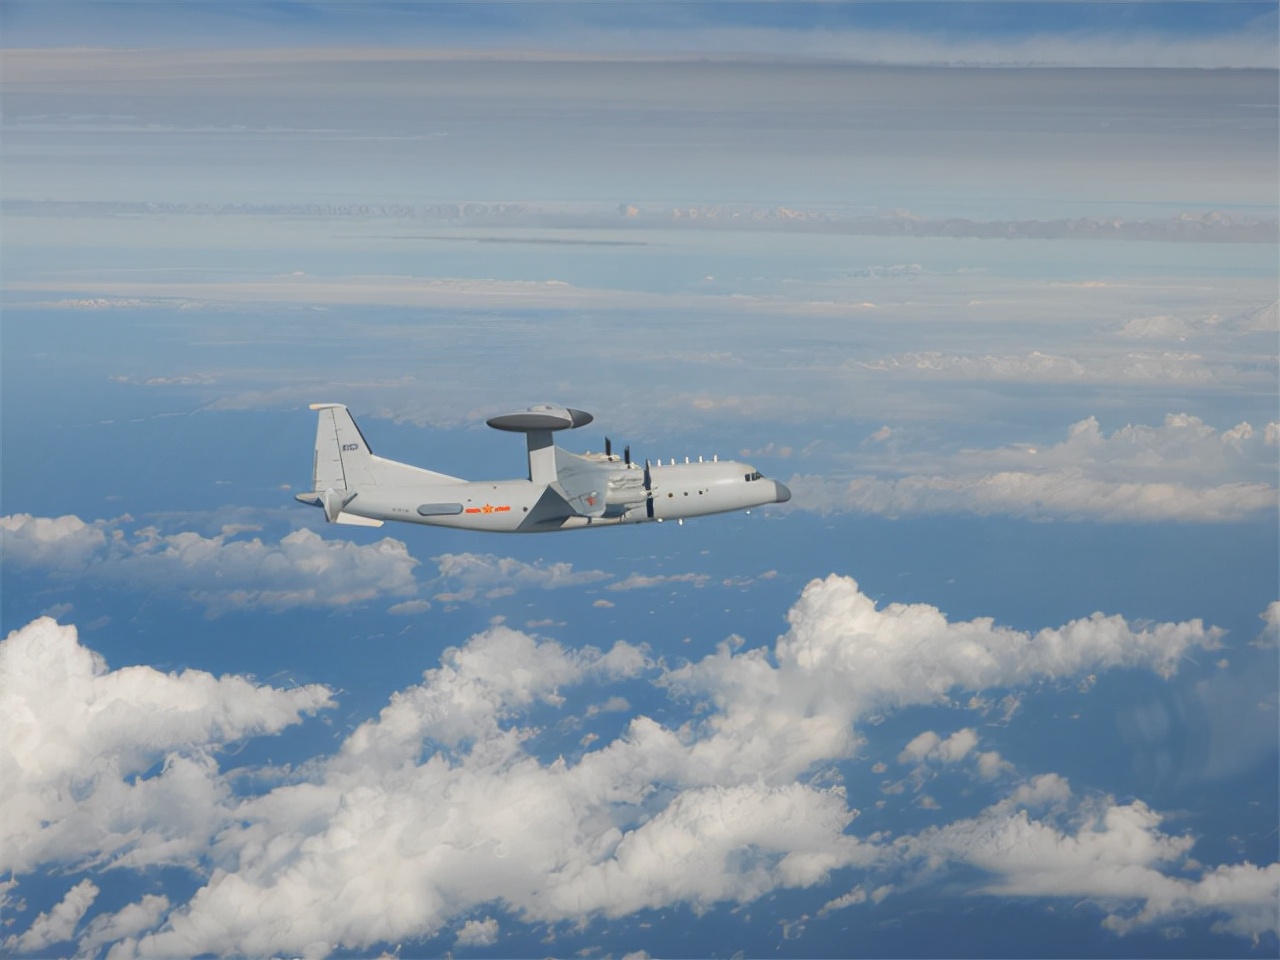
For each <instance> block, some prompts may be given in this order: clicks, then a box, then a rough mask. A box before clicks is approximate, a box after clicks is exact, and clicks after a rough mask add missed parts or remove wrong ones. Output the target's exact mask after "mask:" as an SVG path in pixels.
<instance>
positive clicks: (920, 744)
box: [898, 727, 978, 763]
mask: <svg viewBox="0 0 1280 960" xmlns="http://www.w3.org/2000/svg"><path fill="white" fill-rule="evenodd" d="M977 745H978V735H977V734H976V733H975V732H974V731H973V729H972V728H970V727H965V728H964V729H963V730H957V731H956V732H955V733H953V734H952V735H951V736H949V737H947V739H945V740H943V739H942V738H941V737H939V736H938V735H937V734H936V733H934V732H933V731H932V730H926V731H925V732H924V733H922V734H920V735H919V736H917V737H915V738H914V739H912V741H911V742H910V743H908V744H907V745H906V746H905V747H903V749H902V752H901V753H900V754H898V762H899V763H921V762H923V761H925V760H936V761H937V762H939V763H958V762H959V761H961V760H963V759H964V758H965V757H967V756H968V755H969V753H970V752H971V751H972V750H973V749H974V748H975V747H977Z"/></svg>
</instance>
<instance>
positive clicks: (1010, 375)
mask: <svg viewBox="0 0 1280 960" xmlns="http://www.w3.org/2000/svg"><path fill="white" fill-rule="evenodd" d="M846 366H847V367H848V368H849V369H856V370H869V371H874V372H879V373H896V374H905V375H910V376H915V377H928V378H937V379H947V380H999V381H1010V382H1026V383H1168V382H1177V383H1187V384H1206V383H1210V382H1213V381H1217V380H1220V379H1226V380H1230V381H1235V380H1237V379H1239V378H1240V377H1241V376H1242V375H1243V374H1242V372H1241V371H1239V370H1237V369H1236V368H1235V367H1234V366H1232V365H1230V364H1218V363H1211V362H1208V361H1206V360H1205V359H1204V357H1202V356H1200V355H1199V354H1194V353H1170V352H1164V353H1151V352H1146V353H1125V354H1115V355H1107V356H1079V357H1072V356H1063V355H1059V354H1051V353H1043V352H1040V351H1032V352H1030V353H1026V354H984V355H982V356H971V355H967V354H948V353H942V352H941V351H912V352H908V353H902V354H897V355H895V356H890V357H882V358H880V359H879V360H874V361H871V362H866V363H864V362H854V363H850V364H846ZM1259 376H1261V374H1259Z"/></svg>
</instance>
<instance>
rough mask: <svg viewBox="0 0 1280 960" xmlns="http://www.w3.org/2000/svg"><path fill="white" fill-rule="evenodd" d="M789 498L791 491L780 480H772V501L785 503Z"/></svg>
mask: <svg viewBox="0 0 1280 960" xmlns="http://www.w3.org/2000/svg"><path fill="white" fill-rule="evenodd" d="M790 499H791V491H790V490H789V489H788V488H787V485H786V484H785V483H783V482H782V481H781V480H775V481H773V502H774V503H786V502H787V501H788V500H790Z"/></svg>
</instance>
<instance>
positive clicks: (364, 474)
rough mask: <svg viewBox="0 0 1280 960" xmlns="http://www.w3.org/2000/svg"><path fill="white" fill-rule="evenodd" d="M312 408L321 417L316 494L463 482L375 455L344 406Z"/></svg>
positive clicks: (315, 468)
mask: <svg viewBox="0 0 1280 960" xmlns="http://www.w3.org/2000/svg"><path fill="white" fill-rule="evenodd" d="M311 409H312V410H315V411H317V412H318V413H319V415H320V416H319V419H318V420H317V422H316V454H315V463H314V465H313V466H312V471H311V483H312V489H313V490H314V491H316V492H317V493H321V492H323V491H325V490H337V491H342V490H348V491H356V490H358V489H360V488H361V487H376V486H397V485H400V484H409V483H463V482H464V481H462V480H459V479H458V478H457V477H451V476H449V475H448V474H444V473H436V472H435V471H434V470H424V469H422V468H421V467H414V466H410V465H409V464H407V463H397V462H396V461H395V460H384V459H383V458H382V457H378V456H374V453H373V451H372V450H370V449H369V442H368V441H367V440H365V438H364V434H362V433H361V432H360V428H359V427H357V426H356V422H355V420H353V419H352V418H351V412H350V411H349V410H348V409H347V408H346V407H345V406H344V405H343V404H341V403H313V404H311Z"/></svg>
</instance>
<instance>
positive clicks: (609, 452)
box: [604, 437, 613, 457]
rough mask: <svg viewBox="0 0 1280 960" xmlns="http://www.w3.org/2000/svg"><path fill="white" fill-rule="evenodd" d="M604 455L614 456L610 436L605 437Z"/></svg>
mask: <svg viewBox="0 0 1280 960" xmlns="http://www.w3.org/2000/svg"><path fill="white" fill-rule="evenodd" d="M604 455H605V456H606V457H612V456H613V441H612V440H610V439H609V438H608V437H605V438H604Z"/></svg>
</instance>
